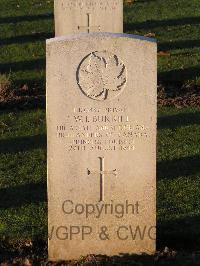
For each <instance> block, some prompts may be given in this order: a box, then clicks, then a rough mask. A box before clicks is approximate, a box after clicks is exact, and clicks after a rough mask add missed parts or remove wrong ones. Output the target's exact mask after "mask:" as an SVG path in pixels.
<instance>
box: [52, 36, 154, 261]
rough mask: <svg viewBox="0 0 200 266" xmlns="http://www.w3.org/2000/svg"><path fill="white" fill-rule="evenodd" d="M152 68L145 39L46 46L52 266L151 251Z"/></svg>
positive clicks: (78, 39) (59, 41) (77, 40)
mask: <svg viewBox="0 0 200 266" xmlns="http://www.w3.org/2000/svg"><path fill="white" fill-rule="evenodd" d="M156 61H157V56H156V43H155V42H154V41H153V40H152V39H149V38H144V37H139V36H132V35H126V34H112V33H107V34H106V33H98V34H96V33H92V34H80V35H79V34H75V35H72V36H65V37H61V38H55V39H51V40H48V41H47V127H48V201H49V211H48V215H49V257H50V259H51V260H59V259H62V260H68V259H77V258H79V257H80V256H84V255H87V254H106V255H116V254H119V253H151V252H154V251H155V225H156V76H157V65H156Z"/></svg>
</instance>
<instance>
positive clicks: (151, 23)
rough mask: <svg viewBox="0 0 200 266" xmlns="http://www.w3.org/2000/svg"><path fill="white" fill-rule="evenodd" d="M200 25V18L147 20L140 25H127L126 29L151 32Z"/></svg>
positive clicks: (139, 23)
mask: <svg viewBox="0 0 200 266" xmlns="http://www.w3.org/2000/svg"><path fill="white" fill-rule="evenodd" d="M199 23H200V17H186V18H178V19H167V20H146V21H144V22H138V23H125V25H124V28H125V32H126V31H131V30H142V29H145V30H150V29H153V28H158V27H166V26H181V25H187V24H189V25H198V24H199Z"/></svg>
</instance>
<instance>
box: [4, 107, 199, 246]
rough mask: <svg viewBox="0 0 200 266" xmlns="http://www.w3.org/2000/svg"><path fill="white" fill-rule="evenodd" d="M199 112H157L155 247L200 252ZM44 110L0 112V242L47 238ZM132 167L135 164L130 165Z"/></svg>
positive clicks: (194, 109)
mask: <svg viewBox="0 0 200 266" xmlns="http://www.w3.org/2000/svg"><path fill="white" fill-rule="evenodd" d="M199 131H200V108H183V109H176V108H161V109H160V110H159V118H158V148H157V149H158V155H157V180H158V182H157V214H158V247H162V246H166V245H168V246H171V247H175V248H187V249H190V248H194V247H195V248H196V249H197V247H199V248H200V241H199V239H200V211H199V206H200V164H199V161H200V155H199V154H200V145H199V143H200V134H199ZM45 132H46V128H45V112H44V111H43V110H37V111H20V112H16V113H15V112H9V111H8V112H6V113H5V112H0V199H1V201H0V239H2V238H8V239H16V240H18V239H35V238H42V239H43V240H46V238H47V203H46V193H47V192H46V133H45ZM133 163H134V162H133Z"/></svg>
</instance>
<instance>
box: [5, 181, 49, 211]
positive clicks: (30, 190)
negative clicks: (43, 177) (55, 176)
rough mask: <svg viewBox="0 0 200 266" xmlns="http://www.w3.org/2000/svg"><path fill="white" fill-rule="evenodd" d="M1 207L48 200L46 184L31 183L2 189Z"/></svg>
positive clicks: (19, 205)
mask: <svg viewBox="0 0 200 266" xmlns="http://www.w3.org/2000/svg"><path fill="white" fill-rule="evenodd" d="M0 198H1V201H0V209H8V208H17V207H21V206H23V205H26V204H30V203H38V202H46V201H47V196H46V184H43V183H38V184H35V183H31V184H25V185H21V186H16V187H9V188H4V189H0Z"/></svg>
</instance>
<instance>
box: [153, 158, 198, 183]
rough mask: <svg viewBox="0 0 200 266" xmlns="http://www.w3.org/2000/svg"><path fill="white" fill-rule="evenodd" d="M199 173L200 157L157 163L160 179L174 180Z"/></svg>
mask: <svg viewBox="0 0 200 266" xmlns="http://www.w3.org/2000/svg"><path fill="white" fill-rule="evenodd" d="M198 173H200V156H198V155H196V156H191V157H185V158H181V159H175V160H171V161H170V160H169V161H161V162H158V163H157V178H158V179H166V178H167V179H173V178H176V177H179V176H191V175H196V174H198Z"/></svg>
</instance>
